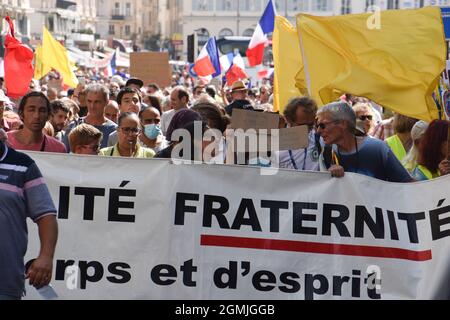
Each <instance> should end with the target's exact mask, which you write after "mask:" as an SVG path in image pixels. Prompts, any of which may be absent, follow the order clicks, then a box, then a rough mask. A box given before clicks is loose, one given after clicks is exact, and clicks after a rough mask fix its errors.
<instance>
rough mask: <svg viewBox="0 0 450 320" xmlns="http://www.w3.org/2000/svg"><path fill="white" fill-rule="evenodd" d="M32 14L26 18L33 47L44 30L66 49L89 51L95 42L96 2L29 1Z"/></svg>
mask: <svg viewBox="0 0 450 320" xmlns="http://www.w3.org/2000/svg"><path fill="white" fill-rule="evenodd" d="M29 1H30V5H31V7H32V8H33V10H34V13H33V14H32V15H31V16H30V17H29V19H30V26H31V37H32V39H34V41H32V44H33V45H35V44H37V43H39V42H40V41H41V39H42V27H43V26H45V27H46V28H47V29H48V30H49V31H50V32H51V33H52V35H53V37H54V38H55V39H57V40H59V41H62V42H63V43H64V44H65V45H66V46H78V47H80V48H82V49H83V50H89V49H92V47H93V43H94V42H95V37H94V34H95V24H94V21H95V18H96V16H97V10H96V6H95V0H72V1H66V0H29Z"/></svg>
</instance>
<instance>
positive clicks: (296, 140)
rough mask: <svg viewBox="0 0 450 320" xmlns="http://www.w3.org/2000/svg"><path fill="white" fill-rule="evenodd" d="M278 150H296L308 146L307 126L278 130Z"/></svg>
mask: <svg viewBox="0 0 450 320" xmlns="http://www.w3.org/2000/svg"><path fill="white" fill-rule="evenodd" d="M279 134H280V150H298V149H304V148H307V147H308V145H309V131H308V126H300V127H293V128H287V129H281V130H279Z"/></svg>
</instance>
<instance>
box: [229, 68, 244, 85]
mask: <svg viewBox="0 0 450 320" xmlns="http://www.w3.org/2000/svg"><path fill="white" fill-rule="evenodd" d="M225 76H226V78H227V85H228V86H232V85H233V83H235V82H236V81H238V80H244V79H248V75H247V74H246V73H245V71H244V70H242V69H241V68H240V67H239V66H237V65H235V64H233V65H232V66H231V68H230V69H229V70H228V71H227V73H226V75H225Z"/></svg>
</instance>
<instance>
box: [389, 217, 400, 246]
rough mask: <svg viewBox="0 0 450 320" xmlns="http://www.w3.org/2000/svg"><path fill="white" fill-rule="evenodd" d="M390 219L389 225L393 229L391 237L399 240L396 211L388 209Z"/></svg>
mask: <svg viewBox="0 0 450 320" xmlns="http://www.w3.org/2000/svg"><path fill="white" fill-rule="evenodd" d="M387 214H388V219H389V227H390V229H391V239H392V240H398V239H399V238H398V230H397V223H396V222H395V216H394V212H392V211H389V210H388V211H387Z"/></svg>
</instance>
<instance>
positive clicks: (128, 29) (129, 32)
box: [125, 26, 131, 36]
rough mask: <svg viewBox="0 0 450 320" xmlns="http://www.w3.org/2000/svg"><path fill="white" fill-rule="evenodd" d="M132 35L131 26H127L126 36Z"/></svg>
mask: <svg viewBox="0 0 450 320" xmlns="http://www.w3.org/2000/svg"><path fill="white" fill-rule="evenodd" d="M130 34H131V28H130V26H125V35H127V36H129V35H130Z"/></svg>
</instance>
